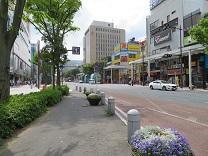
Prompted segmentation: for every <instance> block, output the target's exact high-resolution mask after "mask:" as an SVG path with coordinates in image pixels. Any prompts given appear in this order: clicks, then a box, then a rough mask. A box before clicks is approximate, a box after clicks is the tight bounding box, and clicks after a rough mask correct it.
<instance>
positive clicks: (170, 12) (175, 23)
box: [131, 0, 208, 88]
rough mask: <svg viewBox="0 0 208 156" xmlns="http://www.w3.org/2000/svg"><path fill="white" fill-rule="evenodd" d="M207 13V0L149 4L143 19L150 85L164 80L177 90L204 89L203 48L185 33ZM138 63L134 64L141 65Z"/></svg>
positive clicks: (206, 74) (206, 75) (206, 73)
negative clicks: (144, 19)
mask: <svg viewBox="0 0 208 156" xmlns="http://www.w3.org/2000/svg"><path fill="white" fill-rule="evenodd" d="M207 10H208V1H206V0H150V15H149V16H148V17H147V18H146V30H147V46H148V50H147V51H148V56H147V57H146V58H145V62H146V63H148V75H147V79H148V80H149V81H151V80H154V79H164V80H168V81H170V82H172V83H176V84H177V85H178V86H180V87H183V86H189V87H190V86H191V85H192V84H194V85H195V86H197V87H199V88H206V83H207V81H208V69H207V68H208V67H206V66H205V64H206V61H208V60H207V59H206V58H207V56H206V55H205V54H204V47H203V46H202V45H200V44H198V43H197V42H195V41H193V40H192V39H191V37H190V36H189V33H188V31H189V30H190V29H191V28H192V27H194V26H196V25H197V23H198V21H199V20H200V19H201V18H203V16H204V14H205V13H206V12H207ZM141 62H142V60H141V59H140V60H137V61H134V62H131V63H132V64H134V63H141Z"/></svg>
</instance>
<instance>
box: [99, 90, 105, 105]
mask: <svg viewBox="0 0 208 156" xmlns="http://www.w3.org/2000/svg"><path fill="white" fill-rule="evenodd" d="M100 96H101V105H105V93H104V92H101V93H100Z"/></svg>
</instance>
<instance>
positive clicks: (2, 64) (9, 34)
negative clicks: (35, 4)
mask: <svg viewBox="0 0 208 156" xmlns="http://www.w3.org/2000/svg"><path fill="white" fill-rule="evenodd" d="M25 1H26V0H16V1H14V0H0V47H1V48H0V56H1V57H0V101H3V100H6V101H8V100H9V97H10V85H9V80H10V73H9V72H10V70H9V69H10V54H11V50H12V46H13V44H14V41H15V39H16V37H17V35H18V32H19V29H20V24H21V20H22V14H23V9H24V5H25ZM10 6H11V7H10ZM9 8H10V9H12V10H11V11H12V12H13V13H14V15H13V19H12V20H11V21H12V23H11V25H9V24H8V12H9Z"/></svg>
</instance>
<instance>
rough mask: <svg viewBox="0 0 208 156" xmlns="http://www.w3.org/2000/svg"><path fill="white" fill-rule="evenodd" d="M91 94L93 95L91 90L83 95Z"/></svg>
mask: <svg viewBox="0 0 208 156" xmlns="http://www.w3.org/2000/svg"><path fill="white" fill-rule="evenodd" d="M91 93H93V92H92V91H91V90H87V91H86V92H85V95H86V96H88V95H90V94H91Z"/></svg>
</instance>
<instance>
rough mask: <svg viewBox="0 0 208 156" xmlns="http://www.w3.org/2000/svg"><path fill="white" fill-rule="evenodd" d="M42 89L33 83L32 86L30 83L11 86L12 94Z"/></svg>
mask: <svg viewBox="0 0 208 156" xmlns="http://www.w3.org/2000/svg"><path fill="white" fill-rule="evenodd" d="M40 90H41V87H40V89H38V88H37V87H35V85H32V88H31V86H30V85H20V86H13V87H10V95H15V94H28V93H30V92H38V91H40Z"/></svg>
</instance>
